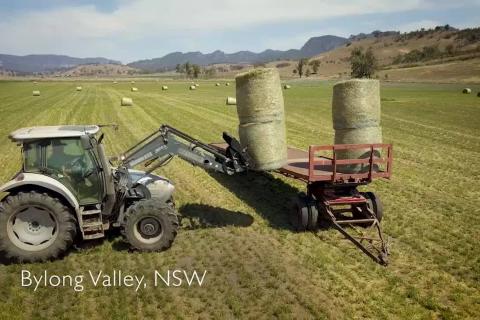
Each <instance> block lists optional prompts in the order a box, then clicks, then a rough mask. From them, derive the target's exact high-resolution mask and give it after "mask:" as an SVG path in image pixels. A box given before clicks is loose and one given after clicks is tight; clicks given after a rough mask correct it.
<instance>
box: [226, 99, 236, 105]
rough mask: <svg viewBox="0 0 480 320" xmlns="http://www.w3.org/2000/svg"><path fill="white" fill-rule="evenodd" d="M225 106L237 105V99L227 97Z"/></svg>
mask: <svg viewBox="0 0 480 320" xmlns="http://www.w3.org/2000/svg"><path fill="white" fill-rule="evenodd" d="M226 104H227V105H229V106H234V105H236V104H237V99H236V98H233V97H227V101H226Z"/></svg>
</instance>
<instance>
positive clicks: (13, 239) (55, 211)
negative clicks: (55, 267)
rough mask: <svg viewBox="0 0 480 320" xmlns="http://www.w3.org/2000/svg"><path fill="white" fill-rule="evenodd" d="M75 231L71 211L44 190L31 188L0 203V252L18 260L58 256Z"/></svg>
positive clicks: (26, 260)
mask: <svg viewBox="0 0 480 320" xmlns="http://www.w3.org/2000/svg"><path fill="white" fill-rule="evenodd" d="M76 232H77V225H76V220H75V218H74V216H73V214H72V212H71V210H70V209H69V208H68V207H66V206H65V205H63V204H62V203H61V202H60V200H58V199H57V198H54V197H52V196H50V195H48V194H47V193H38V192H35V191H31V192H28V193H25V192H19V193H18V194H15V195H10V196H8V197H7V198H6V199H5V200H3V201H2V202H1V203H0V254H4V255H5V256H6V257H7V258H8V259H10V260H13V261H18V262H36V261H46V260H50V259H54V258H57V257H59V256H61V255H62V254H63V253H65V251H66V250H67V249H68V248H69V247H70V246H71V245H72V243H73V239H74V238H75V235H76Z"/></svg>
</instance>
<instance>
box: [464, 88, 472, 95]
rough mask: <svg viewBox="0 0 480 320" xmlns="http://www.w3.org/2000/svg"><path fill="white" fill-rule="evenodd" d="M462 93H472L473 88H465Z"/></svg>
mask: <svg viewBox="0 0 480 320" xmlns="http://www.w3.org/2000/svg"><path fill="white" fill-rule="evenodd" d="M462 93H464V94H470V93H472V89H470V88H465V89H463V91H462Z"/></svg>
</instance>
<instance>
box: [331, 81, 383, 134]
mask: <svg viewBox="0 0 480 320" xmlns="http://www.w3.org/2000/svg"><path fill="white" fill-rule="evenodd" d="M332 116H333V128H334V129H356V128H367V127H376V126H379V125H380V82H379V81H378V80H373V79H353V80H346V81H342V82H338V83H337V84H335V85H334V86H333V100H332Z"/></svg>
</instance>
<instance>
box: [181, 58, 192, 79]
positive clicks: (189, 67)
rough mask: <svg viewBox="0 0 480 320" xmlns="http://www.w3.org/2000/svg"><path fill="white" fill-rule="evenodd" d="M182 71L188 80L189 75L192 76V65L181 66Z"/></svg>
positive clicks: (186, 63)
mask: <svg viewBox="0 0 480 320" xmlns="http://www.w3.org/2000/svg"><path fill="white" fill-rule="evenodd" d="M183 69H184V70H185V73H186V74H187V77H189V78H190V75H191V74H192V65H191V64H190V62H188V61H187V62H185V64H184V65H183Z"/></svg>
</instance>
